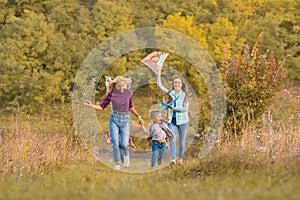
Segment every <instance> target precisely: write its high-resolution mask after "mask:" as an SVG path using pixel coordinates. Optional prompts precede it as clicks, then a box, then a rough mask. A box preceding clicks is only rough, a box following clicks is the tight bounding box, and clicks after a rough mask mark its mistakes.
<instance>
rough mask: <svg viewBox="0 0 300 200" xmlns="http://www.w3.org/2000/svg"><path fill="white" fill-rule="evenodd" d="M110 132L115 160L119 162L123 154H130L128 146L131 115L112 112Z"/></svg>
mask: <svg viewBox="0 0 300 200" xmlns="http://www.w3.org/2000/svg"><path fill="white" fill-rule="evenodd" d="M109 134H110V137H111V143H112V149H113V157H114V161H115V162H116V163H119V162H120V161H121V159H122V157H123V155H124V154H125V155H128V153H129V152H128V149H127V148H128V145H129V136H130V115H129V114H127V115H120V114H115V113H112V114H111V115H110V120H109ZM126 149H127V150H126Z"/></svg>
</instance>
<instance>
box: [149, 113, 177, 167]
mask: <svg viewBox="0 0 300 200" xmlns="http://www.w3.org/2000/svg"><path fill="white" fill-rule="evenodd" d="M150 118H151V123H150V124H149V125H148V126H147V128H146V133H148V134H149V136H148V138H147V139H148V140H152V158H151V167H154V166H155V164H156V160H157V164H158V165H160V164H161V163H162V159H163V158H164V154H165V148H166V139H167V138H169V137H174V135H173V133H172V131H171V130H170V129H169V128H168V125H167V124H166V123H165V122H163V120H162V117H161V115H160V114H159V110H152V111H150Z"/></svg>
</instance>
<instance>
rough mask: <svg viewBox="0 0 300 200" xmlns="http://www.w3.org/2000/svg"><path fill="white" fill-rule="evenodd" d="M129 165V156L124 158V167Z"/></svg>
mask: <svg viewBox="0 0 300 200" xmlns="http://www.w3.org/2000/svg"><path fill="white" fill-rule="evenodd" d="M129 165H130V160H129V155H128V156H124V167H129Z"/></svg>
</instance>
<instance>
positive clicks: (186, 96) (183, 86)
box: [172, 76, 189, 103]
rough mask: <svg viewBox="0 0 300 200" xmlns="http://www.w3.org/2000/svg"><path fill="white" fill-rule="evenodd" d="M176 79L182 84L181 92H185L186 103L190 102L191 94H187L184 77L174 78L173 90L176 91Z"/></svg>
mask: <svg viewBox="0 0 300 200" xmlns="http://www.w3.org/2000/svg"><path fill="white" fill-rule="evenodd" d="M175 79H180V81H181V84H182V87H181V90H182V91H184V92H185V97H184V103H187V102H188V101H189V94H188V92H187V87H186V83H185V81H184V80H183V78H182V77H180V76H175V77H174V78H173V80H172V90H174V89H175V88H174V81H175Z"/></svg>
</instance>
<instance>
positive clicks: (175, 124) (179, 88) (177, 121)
mask: <svg viewBox="0 0 300 200" xmlns="http://www.w3.org/2000/svg"><path fill="white" fill-rule="evenodd" d="M156 83H157V86H158V88H159V89H160V90H161V91H162V92H163V93H165V94H168V95H169V96H170V97H172V99H175V98H178V99H177V100H176V101H175V102H174V103H172V104H171V106H172V108H171V109H170V113H169V116H168V117H167V120H168V126H169V128H170V129H171V130H172V132H173V133H174V137H173V138H171V139H170V162H171V164H183V158H184V152H185V143H186V135H187V131H188V127H189V115H188V109H189V95H188V93H187V91H186V84H185V82H184V80H183V79H182V78H181V77H175V78H173V81H172V90H169V89H167V88H165V87H164V86H163V85H162V83H161V68H160V70H159V71H158V74H157V80H156ZM177 133H178V154H176V138H177Z"/></svg>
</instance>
